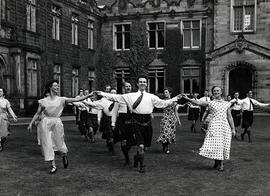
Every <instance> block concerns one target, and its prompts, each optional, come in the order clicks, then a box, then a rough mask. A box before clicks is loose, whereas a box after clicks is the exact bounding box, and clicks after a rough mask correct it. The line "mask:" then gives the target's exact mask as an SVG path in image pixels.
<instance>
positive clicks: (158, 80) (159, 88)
mask: <svg viewBox="0 0 270 196" xmlns="http://www.w3.org/2000/svg"><path fill="white" fill-rule="evenodd" d="M148 76H149V79H148V89H149V92H150V93H153V94H156V93H163V91H164V87H165V72H164V68H163V67H161V68H159V67H157V68H150V69H149V70H148Z"/></svg>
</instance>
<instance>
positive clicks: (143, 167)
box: [139, 165, 145, 173]
mask: <svg viewBox="0 0 270 196" xmlns="http://www.w3.org/2000/svg"><path fill="white" fill-rule="evenodd" d="M139 172H140V173H145V165H141V166H140V169H139Z"/></svg>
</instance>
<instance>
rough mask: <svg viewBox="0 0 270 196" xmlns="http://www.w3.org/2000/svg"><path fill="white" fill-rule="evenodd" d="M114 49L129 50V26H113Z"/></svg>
mask: <svg viewBox="0 0 270 196" xmlns="http://www.w3.org/2000/svg"><path fill="white" fill-rule="evenodd" d="M113 39H114V49H115V50H125V49H130V24H115V25H114V36H113Z"/></svg>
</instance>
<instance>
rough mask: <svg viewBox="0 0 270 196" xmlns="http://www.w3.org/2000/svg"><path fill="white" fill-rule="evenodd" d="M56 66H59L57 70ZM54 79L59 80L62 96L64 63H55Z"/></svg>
mask: <svg viewBox="0 0 270 196" xmlns="http://www.w3.org/2000/svg"><path fill="white" fill-rule="evenodd" d="M56 66H58V69H57V70H56ZM53 79H54V80H57V81H58V85H59V96H60V95H61V93H62V65H61V64H54V65H53Z"/></svg>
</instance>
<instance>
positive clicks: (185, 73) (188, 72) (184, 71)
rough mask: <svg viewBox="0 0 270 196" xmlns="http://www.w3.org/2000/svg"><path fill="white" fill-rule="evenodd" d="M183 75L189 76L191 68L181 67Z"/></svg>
mask: <svg viewBox="0 0 270 196" xmlns="http://www.w3.org/2000/svg"><path fill="white" fill-rule="evenodd" d="M183 75H184V76H190V75H191V69H183Z"/></svg>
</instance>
